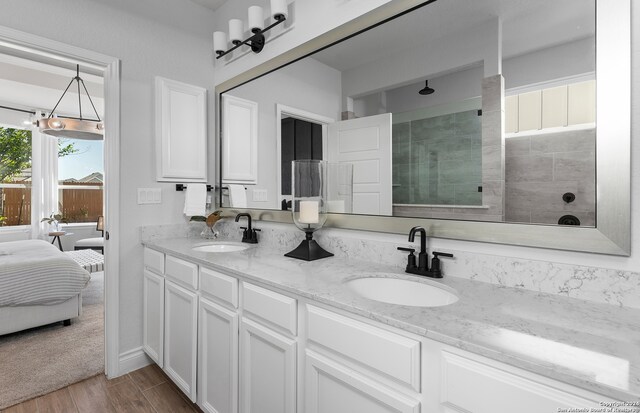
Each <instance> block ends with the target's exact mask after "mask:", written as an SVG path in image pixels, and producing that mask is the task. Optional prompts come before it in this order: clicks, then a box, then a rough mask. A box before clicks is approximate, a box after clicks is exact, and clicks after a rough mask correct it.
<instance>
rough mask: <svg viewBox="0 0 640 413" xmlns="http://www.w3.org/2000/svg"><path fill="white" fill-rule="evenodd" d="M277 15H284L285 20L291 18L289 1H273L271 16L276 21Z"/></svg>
mask: <svg viewBox="0 0 640 413" xmlns="http://www.w3.org/2000/svg"><path fill="white" fill-rule="evenodd" d="M277 15H282V16H284V18H285V19H286V18H288V17H289V9H288V8H287V0H271V16H273V18H274V19H275V18H276V16H277Z"/></svg>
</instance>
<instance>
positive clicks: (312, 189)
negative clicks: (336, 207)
mask: <svg viewBox="0 0 640 413" xmlns="http://www.w3.org/2000/svg"><path fill="white" fill-rule="evenodd" d="M291 189H292V193H291V195H292V198H293V199H292V201H291V213H292V215H293V222H294V223H295V224H296V226H297V227H298V228H300V230H301V231H304V233H305V239H304V240H303V241H302V242H301V243H300V245H298V247H297V248H296V249H294V250H293V251H290V252H288V253H286V254H285V257H291V258H297V259H299V260H305V261H314V260H319V259H321V258H328V257H333V254H332V253H330V252H328V251H326V250H325V249H324V248H322V247H321V246H320V245H318V243H317V242H316V240H314V239H313V233H314V232H315V231H317V230H319V229H320V228H322V225H324V223H325V221H326V220H327V214H326V208H327V202H326V195H327V162H326V161H320V160H296V161H293V162H292V163H291Z"/></svg>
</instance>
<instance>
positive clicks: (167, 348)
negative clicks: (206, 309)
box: [164, 280, 198, 402]
mask: <svg viewBox="0 0 640 413" xmlns="http://www.w3.org/2000/svg"><path fill="white" fill-rule="evenodd" d="M164 287H165V289H164V290H165V296H164V304H165V324H164V371H165V373H167V375H168V376H169V377H170V378H171V380H173V382H174V383H175V384H176V385H177V386H178V387H179V388H180V390H182V391H183V393H184V394H186V395H187V396H189V398H190V399H191V401H193V402H195V401H196V356H197V344H198V340H197V339H196V337H197V333H198V330H197V329H198V296H197V295H196V293H195V292H192V291H189V290H186V289H184V288H182V287H179V286H178V285H176V284H174V283H172V282H171V281H168V280H165V283H164Z"/></svg>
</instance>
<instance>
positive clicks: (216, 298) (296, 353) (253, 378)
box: [143, 248, 615, 413]
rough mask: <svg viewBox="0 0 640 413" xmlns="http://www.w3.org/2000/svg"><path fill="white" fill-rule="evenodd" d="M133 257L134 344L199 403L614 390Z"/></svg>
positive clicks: (457, 409) (593, 397) (505, 400)
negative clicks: (139, 333)
mask: <svg viewBox="0 0 640 413" xmlns="http://www.w3.org/2000/svg"><path fill="white" fill-rule="evenodd" d="M144 261H145V269H144V347H143V348H144V351H145V352H146V353H147V354H148V355H149V356H150V357H151V358H152V359H153V360H154V361H155V362H156V363H157V364H158V365H159V366H161V367H163V369H164V371H165V372H166V373H167V375H168V376H169V377H170V378H171V379H172V380H173V381H174V382H175V383H176V385H178V387H179V388H180V389H181V390H182V391H183V392H184V393H185V394H186V395H188V396H189V397H190V398H191V400H193V401H196V400H197V403H198V405H199V406H200V407H201V408H202V410H203V411H205V412H208V413H239V412H240V413H295V412H298V413H352V412H367V413H503V412H505V413H506V412H514V411H517V412H523V413H546V412H557V411H558V409H559V408H591V407H599V403H600V402H603V401H615V400H611V399H609V398H607V397H604V396H601V395H598V394H595V393H591V392H588V391H586V390H582V389H580V388H578V387H575V386H572V385H569V384H566V383H563V382H560V381H558V380H553V379H550V378H547V377H544V376H541V375H538V374H535V373H531V372H528V371H525V370H522V369H520V368H517V367H513V366H511V365H507V364H505V363H501V362H498V361H495V360H493V359H489V358H486V357H483V356H480V355H477V354H474V353H471V352H469V351H466V350H461V349H459V348H456V347H453V346H450V345H447V344H443V343H440V342H438V341H434V340H430V339H428V338H426V337H423V336H418V335H415V334H412V333H409V332H406V331H404V330H400V329H397V328H394V327H391V326H387V325H384V324H382V323H379V322H376V321H373V320H370V319H368V318H363V317H359V316H356V315H353V314H350V313H348V312H345V311H343V310H339V309H333V308H332V307H329V306H327V305H322V304H318V303H315V302H314V301H313V300H308V299H304V298H300V297H298V298H295V297H290V296H288V295H286V293H285V294H281V293H279V292H276V291H273V290H271V289H270V288H265V287H262V286H257V285H255V284H253V283H251V282H246V281H242V280H239V279H238V278H236V277H234V276H229V275H227V274H224V273H221V272H219V271H215V270H211V269H208V268H204V267H200V266H198V265H196V264H194V263H190V262H188V261H184V260H181V259H178V258H175V257H173V256H171V255H166V256H165V255H164V254H162V253H159V252H157V251H154V250H150V249H148V248H145V258H144ZM534 344H535V343H534ZM532 345H533V344H532ZM586 368H588V366H587V367H586ZM585 374H586V373H585Z"/></svg>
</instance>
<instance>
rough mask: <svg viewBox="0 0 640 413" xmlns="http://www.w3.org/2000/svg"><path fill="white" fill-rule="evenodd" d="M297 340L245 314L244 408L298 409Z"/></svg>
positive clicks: (246, 411)
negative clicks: (250, 318) (296, 407)
mask: <svg viewBox="0 0 640 413" xmlns="http://www.w3.org/2000/svg"><path fill="white" fill-rule="evenodd" d="M295 406H296V341H295V340H293V339H290V338H287V337H284V336H282V335H280V334H278V333H276V332H274V331H272V330H271V329H269V328H266V327H263V326H262V325H260V324H257V323H254V322H253V321H251V320H247V319H245V318H243V319H242V324H241V327H240V411H241V412H242V413H294V412H295Z"/></svg>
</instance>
